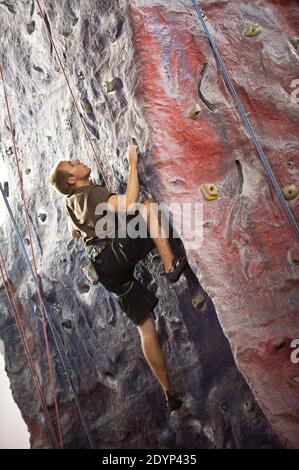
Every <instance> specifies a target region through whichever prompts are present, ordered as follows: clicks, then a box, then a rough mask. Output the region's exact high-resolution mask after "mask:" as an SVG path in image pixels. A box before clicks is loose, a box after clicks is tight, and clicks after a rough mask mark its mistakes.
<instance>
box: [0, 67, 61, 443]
mask: <svg viewBox="0 0 299 470" xmlns="http://www.w3.org/2000/svg"><path fill="white" fill-rule="evenodd" d="M0 76H1V79H2V83H3V91H4V98H5V103H6V108H7V114H8V119H9V124H10V130H11V134H12V141H13V149H14V155H15V159H16V167H17V172H18V176H19V182H20V190H21V196H22V201H23V205H24V209H25V220H26V226H27V229H28V235H29V241H30V247H31V252H32V260H33V269H34V273H35V279H36V285H37V293H38V299H39V304H40V312H41V317H42V325H43V334H44V338H45V344H46V353H47V359H48V366H49V372H50V383H51V388H52V393H53V398H54V403H55V411H56V418H57V428H58V435H59V442H60V446H61V448H63V439H62V432H61V425H60V418H59V410H58V403H57V397H56V393H55V388H56V380H55V371H54V365H53V359H52V356H51V353H50V348H49V341H48V335H47V328H46V320H45V314H44V307H43V301H42V295H41V290H40V285H39V275H38V272H37V265H36V258H35V253H34V248H33V242H32V235H31V229H30V223H29V212H28V208H27V204H26V198H25V192H24V185H23V179H22V174H21V170H20V165H19V156H18V152H17V147H16V141H15V132H14V130H13V126H12V119H11V113H10V107H9V103H8V99H7V94H6V89H5V83H4V78H3V73H2V66H1V65H0Z"/></svg>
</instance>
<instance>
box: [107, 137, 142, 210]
mask: <svg viewBox="0 0 299 470" xmlns="http://www.w3.org/2000/svg"><path fill="white" fill-rule="evenodd" d="M128 161H129V176H128V184H127V190H126V192H125V194H121V195H115V194H114V195H112V196H110V197H109V198H108V201H107V202H108V203H110V204H111V205H112V206H113V209H114V210H115V212H128V213H130V209H129V208H130V206H131V205H132V204H133V205H134V203H135V202H138V199H139V192H140V187H139V178H138V155H137V152H136V146H135V145H129V148H128ZM131 210H133V206H131ZM133 212H134V211H133Z"/></svg>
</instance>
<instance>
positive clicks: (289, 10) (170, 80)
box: [131, 0, 299, 447]
mask: <svg viewBox="0 0 299 470" xmlns="http://www.w3.org/2000/svg"><path fill="white" fill-rule="evenodd" d="M201 9H202V10H203V11H204V13H205V15H206V16H205V21H206V23H207V25H208V28H209V30H210V32H211V34H212V35H213V37H214V39H215V41H216V44H217V46H218V49H219V51H220V54H221V56H222V58H223V61H224V63H225V65H226V67H227V69H228V71H229V73H230V77H231V79H232V81H233V84H234V85H235V88H236V90H237V92H238V94H239V97H240V99H241V101H242V103H243V105H244V107H245V109H246V112H247V115H248V117H249V119H250V121H251V123H252V125H253V128H254V130H255V132H256V134H257V136H258V138H259V140H260V142H261V144H262V146H263V149H264V151H265V154H266V156H267V158H268V160H269V163H270V165H271V168H272V170H273V172H274V174H275V176H276V179H277V181H278V183H279V186H280V187H281V188H283V187H285V186H287V185H290V184H294V185H296V186H297V187H298V185H299V163H298V152H299V140H298V134H299V133H298V124H299V103H298V100H297V102H294V100H293V99H292V92H293V91H294V80H296V79H297V80H298V78H299V51H298V49H296V47H295V46H294V45H293V44H292V41H291V39H292V38H294V37H296V36H297V35H298V32H299V7H298V2H296V1H295V0H289V1H274V0H272V1H271V0H262V1H257V0H254V1H249V0H248V1H244V0H243V1H238V2H234V1H233V2H232V1H217V2H215V1H208V0H207V1H204V2H201ZM131 15H132V24H133V32H134V41H135V47H136V56H135V57H136V61H137V70H138V86H137V89H136V94H137V98H138V100H139V102H140V103H141V104H142V105H143V111H144V115H145V118H146V121H147V123H148V125H149V128H150V134H151V143H152V147H151V152H150V153H149V154H148V157H147V160H146V164H147V165H148V166H150V167H151V168H152V169H153V173H152V180H151V184H152V187H153V188H155V190H156V192H158V193H159V194H160V195H161V198H162V199H163V200H164V201H166V202H167V203H171V202H178V201H180V202H189V201H192V202H200V203H202V205H203V241H202V244H201V245H200V244H199V245H198V249H196V248H193V249H190V250H188V259H189V262H190V264H191V266H192V267H193V268H194V271H195V273H196V274H197V275H198V278H199V280H200V282H201V284H202V286H203V287H204V288H205V290H206V291H207V292H208V294H209V295H210V297H211V298H212V300H213V303H214V305H215V308H216V311H217V315H218V319H219V321H220V324H221V326H222V328H223V331H224V333H225V335H226V336H227V338H228V340H229V342H230V345H231V348H232V351H233V355H234V358H235V361H236V363H237V365H238V368H239V369H240V371H241V372H242V374H243V375H244V377H245V379H246V381H247V383H248V384H249V385H250V387H251V389H252V391H253V393H254V395H255V397H256V398H257V400H258V402H259V404H260V406H261V408H262V409H263V411H264V413H265V414H266V416H267V418H268V419H269V422H270V423H271V424H272V426H273V428H274V429H275V431H276V432H277V434H278V435H279V436H280V438H281V440H282V442H283V443H284V445H286V446H290V447H298V446H299V398H298V397H299V385H298V384H299V382H298V376H299V366H298V364H297V365H296V364H293V363H292V362H291V359H290V356H291V352H292V349H291V346H290V345H291V342H292V340H293V339H294V338H298V337H299V316H298V314H299V283H298V274H299V266H298V255H297V256H296V253H298V240H297V239H296V235H295V232H294V231H293V229H292V227H291V225H290V223H289V221H288V219H287V217H286V215H285V213H284V211H283V210H282V207H281V204H280V202H279V200H278V198H277V195H276V193H275V191H274V189H273V187H272V184H271V182H270V179H269V178H268V177H267V175H266V174H265V171H264V168H263V166H262V164H261V161H260V158H259V156H258V154H257V152H256V150H255V147H254V145H253V143H252V141H251V139H250V137H249V135H248V133H247V131H246V130H245V127H244V125H243V122H242V120H241V119H240V117H239V115H238V113H237V111H236V107H235V105H234V102H233V99H232V97H231V96H230V94H229V92H228V90H227V88H226V85H225V83H224V80H223V78H222V75H221V72H220V69H219V66H218V64H217V62H216V59H215V57H214V55H213V52H212V49H211V47H210V44H209V41H208V40H207V38H206V37H205V34H204V32H203V29H202V27H201V25H200V22H199V19H198V16H197V14H196V12H195V9H194V8H193V6H192V2H191V1H186V0H185V1H184V2H181V1H176V0H172V1H170V2H163V1H154V0H153V1H146V0H144V1H143V0H133V1H132V2H131ZM255 23H258V24H259V25H261V27H262V31H261V33H260V34H258V35H256V36H253V37H246V36H244V35H243V31H244V30H245V28H246V27H247V26H248V25H250V24H255ZM205 64H207V65H205ZM297 87H298V84H297ZM199 91H200V92H199ZM195 105H198V106H199V107H200V110H201V111H200V113H199V115H198V116H197V119H195V120H194V119H190V117H189V114H190V110H192V108H193V107H194V106H195ZM205 183H213V184H215V185H216V186H217V188H218V190H219V197H218V199H215V200H212V201H207V200H205V199H204V197H203V194H202V192H201V186H202V185H204V184H205ZM288 204H289V207H290V209H291V210H292V211H293V214H294V216H295V218H296V220H297V223H298V221H299V206H298V197H297V198H295V199H293V200H289V201H288ZM182 240H183V241H184V237H182Z"/></svg>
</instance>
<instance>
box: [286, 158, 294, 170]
mask: <svg viewBox="0 0 299 470" xmlns="http://www.w3.org/2000/svg"><path fill="white" fill-rule="evenodd" d="M287 167H288V168H289V169H290V170H294V168H295V165H294V162H292V161H291V160H289V161H288V162H287Z"/></svg>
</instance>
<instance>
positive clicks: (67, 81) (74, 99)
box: [36, 0, 109, 189]
mask: <svg viewBox="0 0 299 470" xmlns="http://www.w3.org/2000/svg"><path fill="white" fill-rule="evenodd" d="M36 1H37V4H38V7H39V10H40V14H41V16H42V18H43V20H44V23H45V26H46V30H47V33H48V36H49V39H50V42H51V44H52V46H53V49H54V51H55V54H56V57H57V59H58V62H59V65H60V67H61V70H62V72H63V75H64V78H65V79H66V83H67V86H68V88H69V90H70V93H71V95H72V98H73V101H74V104H75V108H76V110H77V112H78V115H79V117H80V120H81V123H82V125H83V128H84V132H85V136H86V137H87V139H88V141H89V143H90V145H91V148H92V151H93V153H94V155H95V158H96V160H97V162H98V164H99V167H100V170H101V173H102V177H103V180H104V182H105V185H106V187H107V189H109V187H108V184H107V181H106V178H105V175H104V172H103V168H102V164H101V162H100V160H99V157H98V155H97V153H96V151H95V149H94V145H93V143H92V141H91V139H90V136H89V133H88V130H87V128H86V125H85V122H84V120H83V118H82V115H81V113H80V110H79V107H78V104H77V100H76V98H75V95H74V93H73V90H72V87H71V85H70V82H69V79H68V77H67V75H66V73H65V70H64V67H63V64H62V61H61V59H60V56H59V53H58V51H57V48H56V45H55V43H54V40H53V38H52V34H51V31H50V29H49V25H48V23H47V22H46V19H45V17H44V13H43V10H42V8H41V5H40V1H39V0H36Z"/></svg>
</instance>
